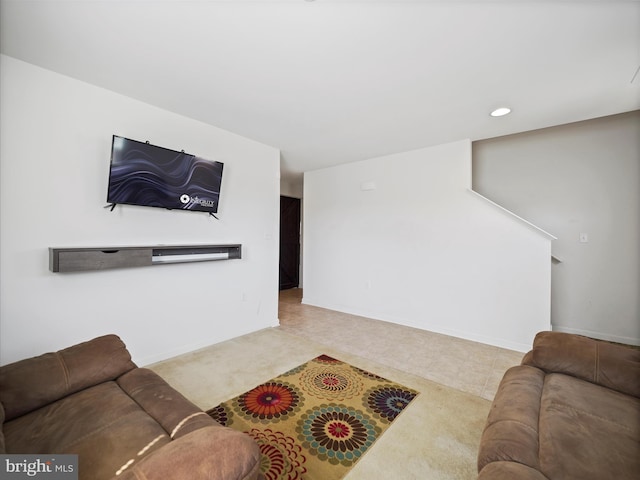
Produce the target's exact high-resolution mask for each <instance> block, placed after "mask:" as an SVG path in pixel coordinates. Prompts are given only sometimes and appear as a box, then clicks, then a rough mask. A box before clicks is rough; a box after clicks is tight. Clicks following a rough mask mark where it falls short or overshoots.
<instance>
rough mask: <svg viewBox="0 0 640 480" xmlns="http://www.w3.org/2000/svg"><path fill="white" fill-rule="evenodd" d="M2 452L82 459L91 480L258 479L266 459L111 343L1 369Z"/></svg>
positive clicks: (106, 339)
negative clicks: (67, 456) (263, 459)
mask: <svg viewBox="0 0 640 480" xmlns="http://www.w3.org/2000/svg"><path fill="white" fill-rule="evenodd" d="M0 421H1V423H2V430H1V431H0V453H8V454H11V453H16V454H44V453H48V454H77V455H78V464H79V465H78V467H79V468H78V471H79V478H80V479H82V480H105V479H115V478H118V479H122V480H132V479H146V480H153V479H157V480H170V479H177V480H178V479H179V480H183V479H184V480H187V479H188V480H200V479H210V480H240V479H243V480H245V479H246V480H249V479H256V478H257V477H258V469H259V464H260V453H259V450H258V446H257V445H256V444H255V442H254V441H253V440H252V439H251V438H250V437H249V436H248V435H245V434H243V433H240V432H236V431H233V430H231V429H229V428H226V427H222V426H220V425H219V424H218V423H216V422H215V421H214V420H213V419H211V418H210V417H209V416H208V415H206V414H205V413H204V412H202V410H200V409H199V408H198V407H196V406H195V405H194V404H193V403H191V402H190V401H188V400H187V399H186V398H185V397H183V396H182V395H181V394H180V393H178V392H177V391H176V390H174V389H173V388H171V387H170V386H169V385H168V384H167V383H166V382H165V381H164V380H162V379H161V378H160V377H159V376H158V375H156V374H155V373H154V372H152V371H151V370H147V369H145V368H138V367H136V365H135V364H134V363H133V362H132V361H131V356H130V355H129V352H128V351H127V349H126V347H125V345H124V343H122V341H121V340H120V339H119V338H118V337H117V336H115V335H106V336H103V337H99V338H95V339H93V340H91V341H88V342H85V343H81V344H78V345H75V346H73V347H70V348H67V349H64V350H61V351H59V352H56V353H47V354H44V355H41V356H39V357H34V358H30V359H26V360H22V361H19V362H16V363H12V364H9V365H5V366H3V367H0Z"/></svg>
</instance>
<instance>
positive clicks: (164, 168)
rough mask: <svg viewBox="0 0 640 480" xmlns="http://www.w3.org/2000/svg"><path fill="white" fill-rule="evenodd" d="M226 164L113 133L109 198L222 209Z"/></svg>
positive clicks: (193, 208) (170, 206) (171, 207)
mask: <svg viewBox="0 0 640 480" xmlns="http://www.w3.org/2000/svg"><path fill="white" fill-rule="evenodd" d="M223 166H224V164H223V163H221V162H216V161H212V160H205V159H204V158H200V157H196V156H195V155H190V154H188V153H184V151H181V152H178V151H176V150H169V149H168V148H163V147H158V146H156V145H151V144H149V143H148V142H139V141H137V140H131V139H129V138H124V137H119V136H117V135H114V136H113V142H112V145H111V166H110V169H109V188H108V193H107V202H108V203H109V204H111V206H112V209H113V207H114V206H115V205H118V204H126V205H142V206H147V207H160V208H166V209H169V210H174V209H176V210H178V209H180V210H189V211H197V212H209V213H210V214H214V213H216V212H217V211H218V202H219V200H220V186H221V183H222V168H223Z"/></svg>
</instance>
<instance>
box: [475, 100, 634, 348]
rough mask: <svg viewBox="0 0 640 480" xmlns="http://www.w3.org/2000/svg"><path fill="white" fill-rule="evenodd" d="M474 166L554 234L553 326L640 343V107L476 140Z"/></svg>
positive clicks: (491, 192)
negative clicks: (583, 239) (556, 260)
mask: <svg viewBox="0 0 640 480" xmlns="http://www.w3.org/2000/svg"><path fill="white" fill-rule="evenodd" d="M473 172H474V175H473V184H474V188H475V189H477V190H478V191H479V192H480V193H482V194H484V195H485V196H487V197H490V198H491V199H492V200H495V201H496V202H499V203H500V204H501V205H504V206H506V207H507V208H509V209H510V210H513V211H514V212H516V213H518V214H520V215H523V216H525V217H527V218H528V219H530V220H532V221H534V222H535V223H536V224H537V225H540V226H542V228H545V229H548V230H550V231H552V232H553V233H554V234H555V235H556V236H557V237H558V240H557V241H555V242H554V244H553V253H554V255H556V256H557V257H558V258H560V259H561V260H562V263H558V264H554V265H553V268H552V302H551V322H552V324H553V329H554V330H559V331H566V332H571V333H579V334H583V335H588V336H592V337H597V338H604V339H606V340H613V341H618V342H623V343H631V344H637V345H640V296H639V295H638V294H639V293H640V111H635V112H630V113H626V114H621V115H614V116H610V117H605V118H600V119H595V120H590V121H586V122H579V123H574V124H570V125H564V126H560V127H554V128H547V129H543V130H537V131H534V132H528V133H523V134H519V135H510V136H507V137H501V138H495V139H490V140H484V141H480V142H475V143H474V144H473ZM581 233H586V234H587V235H588V240H589V242H588V243H581V242H580V234H581Z"/></svg>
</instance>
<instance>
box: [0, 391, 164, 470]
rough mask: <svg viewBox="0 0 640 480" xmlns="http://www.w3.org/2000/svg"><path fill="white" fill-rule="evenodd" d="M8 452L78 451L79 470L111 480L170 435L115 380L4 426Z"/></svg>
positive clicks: (70, 396)
mask: <svg viewBox="0 0 640 480" xmlns="http://www.w3.org/2000/svg"><path fill="white" fill-rule="evenodd" d="M4 433H5V436H6V443H7V453H23V454H28V453H45V452H46V453H75V454H78V455H79V457H78V460H79V466H78V468H79V470H80V472H81V473H82V472H91V478H92V479H93V480H105V479H110V478H112V477H113V476H114V475H115V474H116V472H117V471H118V470H119V469H120V468H121V467H122V466H124V465H126V464H127V463H128V462H129V461H130V460H131V459H132V457H133V458H134V459H135V456H136V454H137V453H139V452H143V454H148V453H150V452H152V451H153V450H155V449H157V448H159V447H161V446H163V445H165V444H167V443H169V441H170V437H169V435H168V434H167V432H166V431H165V430H164V429H163V428H162V427H161V426H160V425H158V423H157V422H156V421H155V420H153V418H151V417H150V416H149V415H147V414H146V412H145V411H144V410H142V409H141V408H140V406H139V405H138V404H137V403H136V402H135V401H134V400H132V399H131V398H130V397H129V396H128V395H127V394H126V393H124V392H123V391H122V389H121V388H120V387H119V386H118V385H117V384H116V383H115V382H105V383H102V384H100V385H97V386H94V387H92V388H89V389H86V390H82V391H81V392H78V393H75V394H73V395H69V396H67V397H65V398H63V399H62V400H58V401H57V402H54V403H51V404H49V405H47V406H45V407H42V408H40V409H38V410H34V411H32V412H30V413H28V414H26V415H23V416H21V417H19V418H16V419H14V420H12V421H9V422H6V423H5V424H4Z"/></svg>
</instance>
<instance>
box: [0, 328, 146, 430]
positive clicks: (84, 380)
mask: <svg viewBox="0 0 640 480" xmlns="http://www.w3.org/2000/svg"><path fill="white" fill-rule="evenodd" d="M133 368H136V365H135V363H133V362H132V361H131V355H129V352H128V351H127V349H126V347H125V345H124V343H123V342H122V340H120V338H118V337H117V336H116V335H105V336H102V337H98V338H94V339H93V340H90V341H88V342H84V343H80V344H77V345H74V346H72V347H69V348H65V349H64V350H60V351H58V352H54V353H45V354H44V355H40V356H38V357H33V358H28V359H25V360H20V361H18V362H15V363H11V364H8V365H4V366H2V367H0V402H1V403H2V405H3V407H4V411H5V420H7V421H9V420H12V419H14V418H16V417H19V416H21V415H24V414H25V413H28V412H31V411H33V410H35V409H37V408H40V407H42V406H44V405H48V404H49V403H52V402H55V401H56V400H59V399H61V398H63V397H66V396H67V395H71V394H72V393H75V392H78V391H80V390H83V389H85V388H88V387H92V386H94V385H98V384H100V383H103V382H106V381H110V380H115V379H116V378H117V377H119V376H120V375H122V374H123V373H125V372H127V371H129V370H131V369H133Z"/></svg>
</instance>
